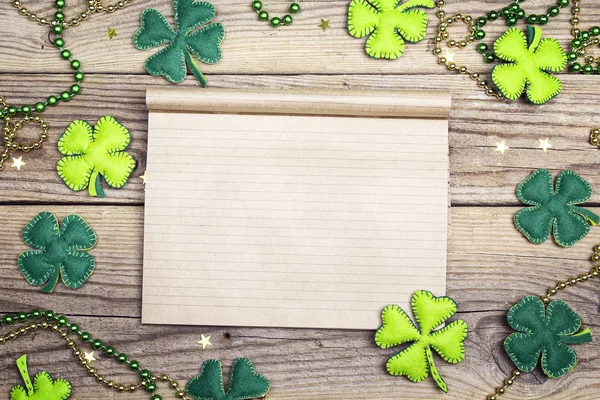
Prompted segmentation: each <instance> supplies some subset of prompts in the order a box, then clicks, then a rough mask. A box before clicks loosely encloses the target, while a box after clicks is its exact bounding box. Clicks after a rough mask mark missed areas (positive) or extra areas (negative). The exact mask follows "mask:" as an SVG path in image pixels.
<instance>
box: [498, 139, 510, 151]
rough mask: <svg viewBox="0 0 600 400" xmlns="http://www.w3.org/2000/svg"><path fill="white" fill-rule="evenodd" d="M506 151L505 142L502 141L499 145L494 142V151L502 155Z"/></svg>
mask: <svg viewBox="0 0 600 400" xmlns="http://www.w3.org/2000/svg"><path fill="white" fill-rule="evenodd" d="M506 150H508V146H507V145H506V141H505V140H503V141H501V142H500V143H498V142H496V151H497V152H499V153H501V154H504V152H505V151H506Z"/></svg>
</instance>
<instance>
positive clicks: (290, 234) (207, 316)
mask: <svg viewBox="0 0 600 400" xmlns="http://www.w3.org/2000/svg"><path fill="white" fill-rule="evenodd" d="M146 176H147V180H146V209H145V242H144V282H143V322H144V323H160V324H186V325H194V324H197V325H228V326H265V327H266V326H269V327H270V326H276V327H306V328H308V327H311V328H313V327H314V328H340V329H375V328H377V327H378V326H379V325H380V324H381V319H380V312H381V310H382V308H383V307H385V306H386V305H388V304H392V303H393V304H398V305H400V306H401V307H404V308H409V303H410V297H411V296H412V293H413V292H414V291H416V290H419V289H427V290H431V291H432V292H433V293H434V294H436V295H438V296H440V295H443V294H445V285H446V241H447V230H448V126H447V120H445V119H397V118H353V117H328V116H318V117H312V116H282V115H279V116H277V115H270V116H262V115H218V114H194V113H168V112H166V113H165V112H151V113H150V117H149V132H148V162H147V173H146Z"/></svg>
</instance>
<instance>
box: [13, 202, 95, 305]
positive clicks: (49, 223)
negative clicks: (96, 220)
mask: <svg viewBox="0 0 600 400" xmlns="http://www.w3.org/2000/svg"><path fill="white" fill-rule="evenodd" d="M23 240H24V241H25V243H27V244H28V245H29V246H31V247H33V248H34V249H35V250H29V251H25V252H23V253H21V254H20V255H19V259H18V265H19V270H20V271H21V273H22V274H23V276H24V277H25V279H26V280H27V282H29V284H31V285H34V286H41V285H44V284H46V285H45V286H44V287H43V288H42V292H44V293H51V292H52V291H53V290H54V288H55V287H56V284H57V283H58V278H59V275H60V276H62V280H63V283H64V284H65V286H67V287H68V288H71V289H77V288H79V287H81V286H82V285H83V284H84V283H85V281H86V280H87V279H88V278H89V277H90V275H91V274H92V272H94V267H95V262H94V257H93V256H92V255H90V254H88V253H86V250H89V249H91V248H92V247H94V245H95V244H96V234H95V233H94V231H93V230H92V228H90V226H89V225H88V224H87V222H85V221H84V220H83V218H81V217H80V216H79V215H69V216H67V217H65V218H64V219H63V221H62V224H61V226H60V227H59V225H58V220H57V219H56V216H55V215H54V214H52V213H50V212H47V211H44V212H41V213H39V214H38V215H37V216H36V217H35V218H34V219H32V220H31V221H30V222H29V223H28V224H27V225H25V227H24V228H23Z"/></svg>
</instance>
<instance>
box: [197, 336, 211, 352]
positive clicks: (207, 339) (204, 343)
mask: <svg viewBox="0 0 600 400" xmlns="http://www.w3.org/2000/svg"><path fill="white" fill-rule="evenodd" d="M200 336H202V339H201V340H200V341H199V342H198V344H201V345H202V350H204V349H206V346H212V343H211V342H210V335H208V336H204V335H200Z"/></svg>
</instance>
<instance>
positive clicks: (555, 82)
mask: <svg viewBox="0 0 600 400" xmlns="http://www.w3.org/2000/svg"><path fill="white" fill-rule="evenodd" d="M494 53H495V55H496V57H498V59H500V60H503V61H505V62H506V63H503V64H498V65H496V66H495V67H494V69H493V70H492V81H493V82H494V84H495V85H496V86H497V87H498V89H499V90H500V92H501V93H502V94H503V95H504V96H505V97H506V98H507V99H509V100H516V99H517V98H519V97H520V96H521V95H522V94H523V92H524V91H525V92H526V94H527V98H528V99H529V101H531V102H532V103H534V104H544V103H546V102H547V101H548V100H550V99H552V98H553V97H554V96H556V95H557V94H558V93H560V91H561V90H562V83H561V82H560V80H559V79H558V78H557V77H555V76H553V75H551V72H560V71H562V70H563V69H565V67H566V65H567V55H566V54H565V52H564V51H563V49H562V47H561V46H560V44H559V43H558V41H557V40H556V39H552V38H545V39H542V30H541V28H539V27H538V26H535V27H532V26H527V36H525V34H523V32H521V30H519V29H517V28H511V29H509V30H507V31H506V32H505V33H504V34H503V35H502V36H500V38H498V40H496V42H494Z"/></svg>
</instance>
